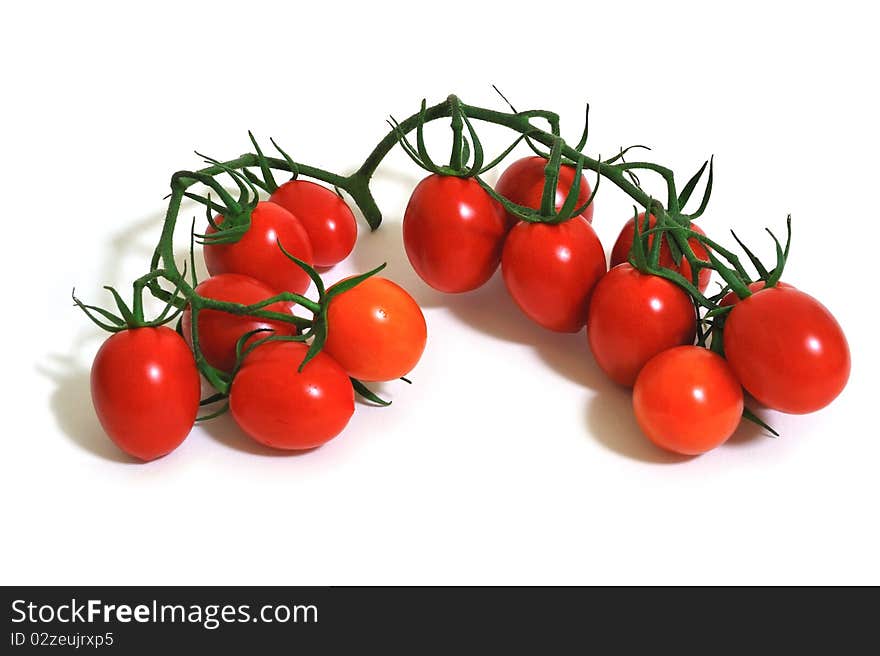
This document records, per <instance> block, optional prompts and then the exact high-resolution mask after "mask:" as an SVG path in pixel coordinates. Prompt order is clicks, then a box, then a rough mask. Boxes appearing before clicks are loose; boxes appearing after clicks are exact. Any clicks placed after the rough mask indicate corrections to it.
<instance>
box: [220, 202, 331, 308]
mask: <svg viewBox="0 0 880 656" xmlns="http://www.w3.org/2000/svg"><path fill="white" fill-rule="evenodd" d="M215 223H217V225H220V224H221V223H223V217H222V216H218V217H217V218H216V219H215ZM214 232H216V230H214V228H213V227H212V226H208V228H207V230H206V231H205V233H206V234H209V235H210V234H212V233H214ZM279 241H280V242H281V245H282V246H284V248H285V250H287V252H288V253H290V254H291V255H293V256H295V257H298V258H299V259H300V260H303V261H304V262H305V263H306V264H313V263H314V258H313V256H312V245H311V242H309V236H308V235H307V234H306V231H305V228H303V227H302V224H301V223H300V222H299V220H298V219H297V218H296V217H295V216H293V214H291V213H290V212H288V211H287V210H286V209H284V208H283V207H281V206H280V205H276V204H275V203H269V202H266V201H261V202H259V203H257V206H256V208H254V211H253V212H252V213H251V227H250V229H248V231H247V232H246V233H245V234H244V235H243V236H242V237H241V239H239V240H238V241H237V242H235V243H231V244H210V243H209V244H205V264H206V265H207V267H208V273H210V274H211V275H212V276H216V275H217V274H220V273H240V274H243V275H245V276H250V277H251V278H256V279H257V280H260V281H262V282H264V283H266V284H267V285H269V286H270V287H271V288H272V289H277V290H279V291H282V292H294V293H296V294H303V293H305V291H306V290H307V289H308V288H309V284H310V283H311V281H310V280H309V276H308V274H307V273H306V272H305V271H303V270H302V269H301V268H300V267H299V266H297V264H296V263H295V262H293V261H292V260H290V259H288V258H287V256H286V255H285V254H284V253H282V252H281V249H280V248H278V242H279Z"/></svg>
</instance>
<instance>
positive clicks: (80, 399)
mask: <svg viewBox="0 0 880 656" xmlns="http://www.w3.org/2000/svg"><path fill="white" fill-rule="evenodd" d="M49 358H50V360H49V362H47V363H42V364H39V365H37V371H38V372H39V373H40V374H42V375H43V376H46V377H47V378H49V379H50V380H51V381H52V382H53V383H54V384H55V389H54V390H53V392H52V396H51V398H50V400H49V408H50V410H51V412H52V416H53V417H54V418H55V423H56V424H57V425H58V428H59V429H60V431H61V433H62V434H63V435H65V436H66V437H67V438H69V439H70V441H71V442H73V443H74V444H75V445H77V446H78V447H80V448H81V449H83V450H84V451H88V452H89V453H91V454H93V455H96V456H98V457H100V458H104V459H105V460H111V461H113V462H118V463H123V464H140V460H137V459H136V458H132V457H131V456H129V455H128V454H126V453H125V452H123V451H121V450H120V449H119V448H118V447H117V446H116V445H115V444H114V443H113V441H112V440H111V439H110V438H109V437H107V435H106V434H105V433H104V429H103V428H101V424H100V423H99V422H98V418H97V417H96V416H95V411H94V409H93V408H92V399H91V392H90V383H89V372H88V371H87V370H86V369H85V368H84V367H83V366H82V365H80V364H79V363H77V362H76V361H75V359H74V358H72V357H71V356H68V355H50V356H49Z"/></svg>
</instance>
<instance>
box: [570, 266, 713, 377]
mask: <svg viewBox="0 0 880 656" xmlns="http://www.w3.org/2000/svg"><path fill="white" fill-rule="evenodd" d="M695 336H696V312H695V311H694V306H693V303H692V302H691V299H690V297H689V296H688V295H687V294H686V293H685V292H684V291H683V290H682V289H681V288H680V287H678V286H677V285H676V284H675V283H672V282H670V281H668V280H666V279H665V278H660V277H659V276H652V275H649V274H644V273H641V272H640V271H638V270H637V269H635V268H633V267H632V266H631V265H629V264H619V265H617V266H616V267H614V268H613V269H611V270H610V271H609V272H608V273H606V274H605V275H604V276H603V277H602V279H601V280H600V281H599V282H598V284H597V285H596V287H595V288H594V289H593V296H592V298H591V299H590V310H589V313H588V315H587V337H588V339H589V342H590V349H591V350H592V351H593V355H594V356H595V358H596V362H597V363H598V365H599V367H601V368H602V370H603V371H604V372H605V373H606V374H608V376H609V377H610V378H611V379H612V380H613V381H615V382H617V383H619V384H621V385H626V386H632V384H633V383H634V382H635V380H636V376H637V375H638V373H639V371H641V369H642V367H643V366H644V365H645V363H646V362H647V361H648V360H650V359H651V358H652V357H654V356H655V355H657V354H658V353H660V352H661V351H665V350H666V349H669V348H672V347H673V346H681V345H684V344H693V341H694V337H695Z"/></svg>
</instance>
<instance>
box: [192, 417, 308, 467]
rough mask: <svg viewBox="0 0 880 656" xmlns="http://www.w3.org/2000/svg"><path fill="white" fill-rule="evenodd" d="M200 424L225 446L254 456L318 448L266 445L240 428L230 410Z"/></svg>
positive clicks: (291, 454) (280, 455)
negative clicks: (291, 449)
mask: <svg viewBox="0 0 880 656" xmlns="http://www.w3.org/2000/svg"><path fill="white" fill-rule="evenodd" d="M210 411H211V409H210V408H207V409H204V410H203V412H205V413H207V412H210ZM199 426H200V428H201V429H202V432H204V433H206V434H207V435H209V436H211V437H212V438H214V439H215V440H216V441H218V442H219V443H220V444H222V445H223V446H225V447H227V448H229V449H234V450H236V451H242V452H244V453H247V454H250V455H254V456H263V457H265V458H291V457H297V456H303V455H306V454H308V453H311V452H312V451H314V450H315V449H317V448H318V447H315V448H312V449H303V450H301V451H287V450H284V449H272V448H270V447H268V446H264V445H263V444H260V443H259V442H257V441H255V440H253V439H251V438H250V437H248V436H247V434H246V433H245V432H244V431H243V430H241V428H239V426H238V424H236V423H235V420H234V419H233V418H232V415H230V414H229V413H228V412H227V413H225V414H222V415H220V416H219V417H215V418H214V419H210V420H208V421H206V422H204V423H201V424H199Z"/></svg>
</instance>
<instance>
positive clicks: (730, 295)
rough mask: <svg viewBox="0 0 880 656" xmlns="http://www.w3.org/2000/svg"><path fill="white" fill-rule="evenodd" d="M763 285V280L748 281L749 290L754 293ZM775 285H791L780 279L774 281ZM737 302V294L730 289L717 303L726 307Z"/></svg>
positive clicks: (762, 287)
mask: <svg viewBox="0 0 880 656" xmlns="http://www.w3.org/2000/svg"><path fill="white" fill-rule="evenodd" d="M764 285H765V283H764V281H763V280H756V281H755V282H750V283H749V291H750V292H752V293H753V294H754V293H755V292H759V291H761V290H762V289H764ZM776 286H777V287H780V288H781V287H791V285H789V284H788V283H787V282H782V281H781V280H780V281H779V282H777V283H776ZM737 303H739V296H737V295H736V294H735V293H734V292H732V291H730V292H727V294H725V295H724V298H722V299H721V302H720V303H719V304H718V305H720V306H722V307H727V306H728V305H736V304H737Z"/></svg>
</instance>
